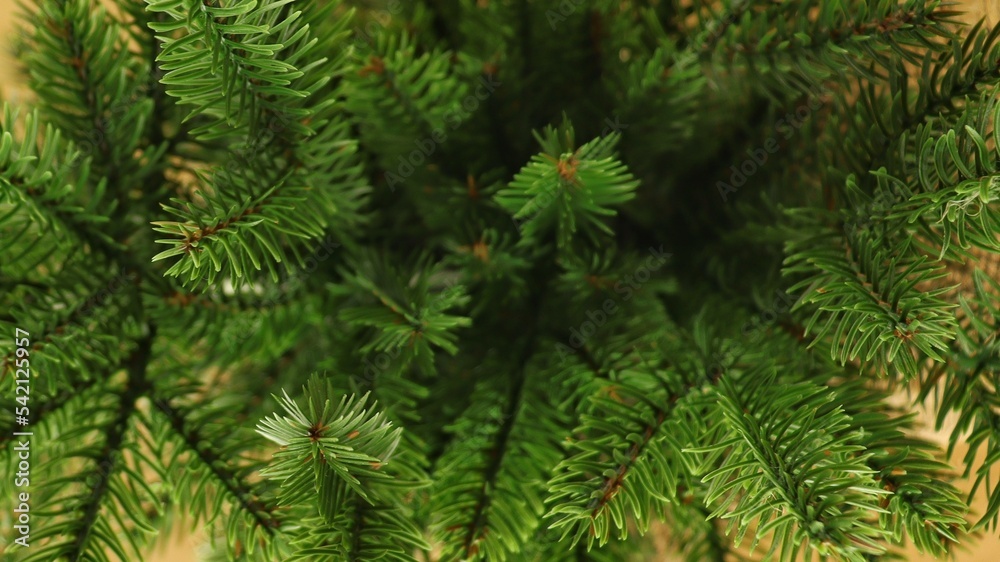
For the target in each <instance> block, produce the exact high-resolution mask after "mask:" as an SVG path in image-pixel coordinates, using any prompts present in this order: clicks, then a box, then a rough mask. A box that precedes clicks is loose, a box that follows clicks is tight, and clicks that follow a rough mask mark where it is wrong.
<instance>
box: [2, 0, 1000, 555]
mask: <svg viewBox="0 0 1000 562" xmlns="http://www.w3.org/2000/svg"><path fill="white" fill-rule="evenodd" d="M792 1H794V0H792ZM956 4H958V5H960V6H961V8H962V9H964V10H966V11H967V12H968V13H967V15H966V19H967V21H970V22H974V21H976V20H978V19H979V18H982V17H986V18H987V20H988V21H989V22H990V23H992V24H995V23H997V22H1000V0H958V1H957V2H956ZM20 10H21V8H20V7H19V6H18V3H17V2H16V1H15V0H0V42H2V43H3V45H2V47H0V98H2V99H3V100H4V101H6V102H9V103H12V104H14V105H22V104H26V103H30V100H31V95H30V93H29V91H28V90H27V88H25V86H24V81H23V77H22V75H21V70H20V68H19V66H18V64H17V61H16V58H15V56H14V53H13V42H14V41H13V38H14V37H16V34H17V32H18V31H17V30H18V17H17V14H18V13H19V11H20ZM905 402H907V399H906V397H905V396H900V403H901V405H902V404H905ZM922 414H923V416H922V419H923V421H924V424H923V425H924V427H925V428H926V429H924V430H923V432H922V436H923V437H925V438H929V439H932V440H936V441H938V442H940V443H942V444H946V443H947V438H946V435H947V434H949V433H950V428H949V427H947V426H946V427H944V428H943V429H942V430H941V431H937V432H935V431H933V417H932V416H931V415H928V414H927V412H926V411H924V412H922ZM965 452H966V451H965V449H964V448H963V447H962V446H961V445H959V447H957V450H956V451H955V454H954V456H953V457H952V458H953V459H961V458H962V456H963V455H964V454H965ZM177 469H178V470H184V468H183V467H178V468H177ZM960 486H964V488H965V489H968V486H969V483H968V482H965V481H963V482H962V483H961V484H960ZM980 495H981V494H980ZM980 500H982V498H980ZM984 507H985V502H984V501H977V502H975V503H974V504H973V510H974V511H975V512H977V513H982V510H983V509H984ZM187 529H190V525H185V524H183V523H182V524H181V525H179V526H178V530H177V532H175V533H173V535H172V536H163V537H161V538H160V544H159V548H158V550H157V552H156V554H155V555H154V556H152V557H151V558H150V559H149V560H150V562H197V561H198V560H199V559H200V556H199V555H198V550H199V546H200V545H201V544H202V543H203V541H204V538H205V537H204V535H203V534H202V533H200V532H198V531H196V530H194V531H188V530H187ZM652 532H653V533H655V534H654V537H655V541H656V543H657V545H658V547H659V550H660V551H661V552H663V554H662V557H661V558H660V560H662V561H663V562H673V561H674V560H675V558H673V557H672V556H671V555H670V554H669V551H670V550H671V549H670V546H669V536H668V534H667V533H666V532H665V530H663V529H656V528H654V529H653V531H652ZM906 559H907V560H911V561H915V562H925V561H931V560H935V559H934V558H933V557H929V556H923V555H921V554H920V553H918V552H916V551H915V550H908V551H907V552H906ZM954 560H955V561H956V562H1000V536H998V533H997V532H995V531H994V532H990V533H988V534H984V535H981V536H980V537H979V538H978V540H977V541H975V543H973V544H969V545H965V546H964V548H960V550H959V551H958V552H956V553H955V557H954Z"/></svg>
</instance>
